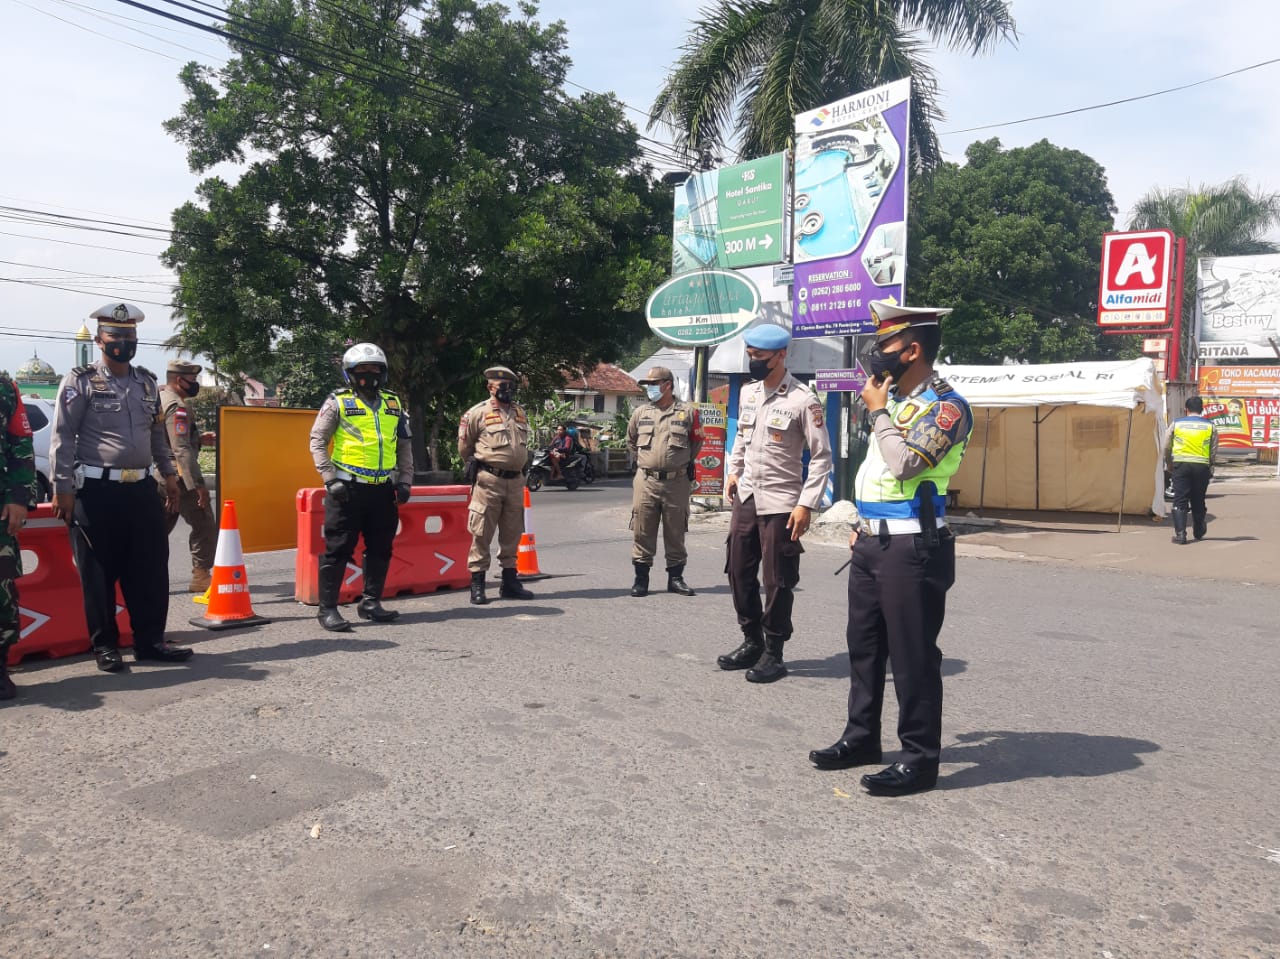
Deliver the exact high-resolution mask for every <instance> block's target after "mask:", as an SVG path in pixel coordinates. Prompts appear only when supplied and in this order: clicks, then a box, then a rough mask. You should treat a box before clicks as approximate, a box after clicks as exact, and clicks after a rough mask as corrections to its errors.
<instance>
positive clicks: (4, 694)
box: [0, 646, 18, 699]
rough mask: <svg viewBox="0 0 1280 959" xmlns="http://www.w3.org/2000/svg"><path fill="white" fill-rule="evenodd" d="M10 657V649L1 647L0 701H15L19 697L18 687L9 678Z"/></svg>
mask: <svg viewBox="0 0 1280 959" xmlns="http://www.w3.org/2000/svg"><path fill="white" fill-rule="evenodd" d="M8 655H9V649H8V647H6V646H0V699H13V698H15V697H16V696H17V695H18V687H17V686H15V685H13V680H12V679H10V678H9V664H8V662H6V658H7V657H8Z"/></svg>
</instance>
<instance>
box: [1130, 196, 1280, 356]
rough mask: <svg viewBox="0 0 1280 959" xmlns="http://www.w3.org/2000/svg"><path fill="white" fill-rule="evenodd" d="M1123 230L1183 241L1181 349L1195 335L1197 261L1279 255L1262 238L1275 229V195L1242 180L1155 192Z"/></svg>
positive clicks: (1279, 214) (1279, 225) (1279, 206)
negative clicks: (1165, 232)
mask: <svg viewBox="0 0 1280 959" xmlns="http://www.w3.org/2000/svg"><path fill="white" fill-rule="evenodd" d="M1129 229H1130V230H1171V231H1173V235H1174V236H1180V237H1183V238H1184V239H1185V240H1186V241H1187V250H1186V262H1185V264H1184V266H1183V275H1184V276H1185V277H1186V278H1187V281H1184V283H1183V294H1182V317H1183V320H1184V322H1183V325H1182V343H1180V344H1179V349H1180V350H1186V348H1187V347H1188V346H1189V344H1190V340H1191V338H1192V337H1193V336H1194V334H1195V330H1194V329H1193V324H1191V323H1190V322H1189V320H1190V318H1191V317H1192V316H1193V314H1194V310H1195V302H1196V278H1197V277H1198V276H1199V275H1200V273H1199V262H1200V257H1202V256H1250V255H1254V254H1258V253H1276V252H1280V244H1277V243H1275V242H1274V241H1272V240H1268V239H1267V238H1266V237H1267V235H1268V234H1270V233H1274V232H1275V231H1276V230H1277V229H1280V193H1263V192H1262V191H1261V190H1259V191H1257V192H1255V191H1254V190H1252V189H1250V188H1249V184H1248V183H1246V182H1245V179H1244V177H1234V178H1233V179H1230V180H1228V181H1227V182H1225V183H1218V184H1214V185H1211V186H1206V185H1204V184H1201V185H1200V186H1199V187H1198V188H1196V189H1194V190H1193V189H1191V187H1190V186H1187V187H1174V188H1172V189H1168V190H1165V189H1161V188H1160V187H1156V188H1154V189H1152V190H1151V191H1150V192H1149V193H1147V195H1146V196H1144V197H1142V199H1140V200H1139V201H1138V202H1137V204H1136V205H1135V206H1134V208H1133V216H1132V217H1131V218H1130V220H1129ZM1179 356H1181V353H1180V354H1179ZM1177 369H1179V370H1181V369H1182V367H1181V366H1178V367H1177Z"/></svg>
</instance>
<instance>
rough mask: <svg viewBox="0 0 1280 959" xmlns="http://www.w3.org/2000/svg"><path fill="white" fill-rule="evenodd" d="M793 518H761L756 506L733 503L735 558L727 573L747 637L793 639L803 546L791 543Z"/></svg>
mask: <svg viewBox="0 0 1280 959" xmlns="http://www.w3.org/2000/svg"><path fill="white" fill-rule="evenodd" d="M790 515H791V514H790V513H769V514H767V515H765V516H760V515H759V514H757V513H756V500H755V497H754V496H753V497H751V498H750V499H749V500H747V501H746V502H745V503H744V502H743V501H742V500H740V499H738V497H737V494H736V493H735V494H734V498H733V515H732V516H731V517H730V519H729V544H728V545H729V557H728V562H727V564H726V565H725V572H726V573H728V574H729V587H730V589H732V591H733V608H734V610H735V611H736V612H737V614H738V625H739V626H741V627H742V630H743V632H744V633H756V632H757V631H759V630H761V629H763V630H764V632H765V634H766V635H769V636H781V637H782V638H783V639H790V638H791V607H792V605H793V604H794V602H795V596H794V594H793V593H792V592H791V591H792V590H793V589H794V588H795V585H796V583H798V582H800V554H801V553H803V552H804V547H803V546H801V545H800V541H799V540H796V541H795V542H792V541H791V531H790V530H788V529H787V519H788V517H789V516H790ZM762 565H763V566H764V603H763V605H762V604H761V602H760V572H761V570H760V567H761V566H762Z"/></svg>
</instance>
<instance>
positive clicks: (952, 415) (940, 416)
mask: <svg viewBox="0 0 1280 959" xmlns="http://www.w3.org/2000/svg"><path fill="white" fill-rule="evenodd" d="M963 415H964V411H963V410H961V409H960V407H958V406H956V404H954V403H951V402H947V401H945V400H944V401H943V402H941V403H939V404H938V405H937V407H935V408H934V411H933V418H934V419H935V420H936V421H937V423H938V426H939V427H941V428H942V429H944V430H949V429H951V427H953V426H955V425H956V424H957V423H958V422H960V417H962V416H963Z"/></svg>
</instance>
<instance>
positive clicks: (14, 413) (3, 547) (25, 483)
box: [0, 374, 38, 672]
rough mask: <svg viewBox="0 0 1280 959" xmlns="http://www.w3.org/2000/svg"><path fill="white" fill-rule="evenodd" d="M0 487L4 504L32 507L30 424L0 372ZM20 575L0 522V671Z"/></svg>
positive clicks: (14, 625) (17, 556) (12, 635)
mask: <svg viewBox="0 0 1280 959" xmlns="http://www.w3.org/2000/svg"><path fill="white" fill-rule="evenodd" d="M0 445H2V446H3V448H4V455H3V456H0V489H3V492H4V504H5V505H6V506H7V505H9V504H10V503H15V504H17V505H19V506H25V507H26V508H27V509H32V508H33V507H34V506H35V503H36V498H37V496H38V492H37V489H36V462H35V457H34V454H33V452H32V449H31V425H30V424H29V423H28V422H27V413H26V410H25V409H23V407H22V398H21V396H19V395H18V389H17V387H15V386H14V385H13V381H12V380H11V379H9V377H8V375H5V374H0ZM21 575H22V552H21V550H20V549H19V548H18V538H17V537H16V536H11V535H10V534H9V528H8V524H7V523H4V522H0V672H2V671H3V667H4V662H5V657H6V656H7V654H8V652H9V647H10V646H12V645H13V644H14V643H16V642H17V641H18V634H19V632H20V628H19V623H18V585H17V582H16V580H17V578H18V577H19V576H21Z"/></svg>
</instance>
